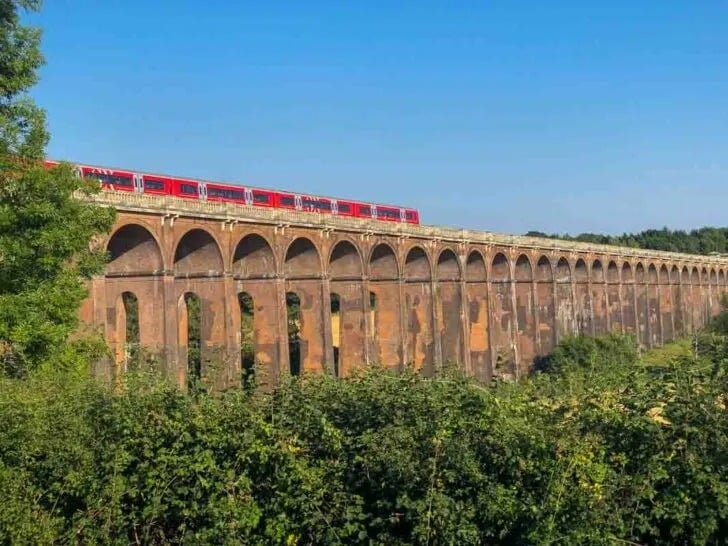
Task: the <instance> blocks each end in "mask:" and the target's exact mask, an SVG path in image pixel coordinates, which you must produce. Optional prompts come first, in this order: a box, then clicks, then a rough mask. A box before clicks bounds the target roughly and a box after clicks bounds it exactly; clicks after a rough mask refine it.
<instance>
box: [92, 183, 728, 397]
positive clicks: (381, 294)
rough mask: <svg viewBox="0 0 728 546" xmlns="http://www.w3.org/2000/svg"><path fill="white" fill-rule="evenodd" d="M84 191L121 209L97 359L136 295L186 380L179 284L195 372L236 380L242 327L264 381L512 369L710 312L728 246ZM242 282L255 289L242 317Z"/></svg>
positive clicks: (650, 337) (653, 339) (669, 331)
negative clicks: (718, 248)
mask: <svg viewBox="0 0 728 546" xmlns="http://www.w3.org/2000/svg"><path fill="white" fill-rule="evenodd" d="M93 199H94V200H95V201H97V202H98V203H100V204H102V205H104V206H113V207H115V208H116V209H117V210H118V217H117V221H116V226H115V227H114V229H113V231H112V234H111V235H110V236H109V237H108V238H107V239H106V240H105V241H103V244H105V245H106V247H107V249H108V251H109V253H110V256H111V261H110V263H109V265H108V267H107V270H106V273H105V275H103V276H100V277H97V278H95V279H93V280H92V281H91V289H90V295H89V297H88V299H87V301H86V303H85V304H84V306H83V309H82V318H83V319H84V320H85V321H86V322H88V323H89V324H91V325H93V326H95V327H97V328H99V329H100V330H101V331H102V332H103V333H104V335H105V337H106V339H107V340H108V342H109V343H110V345H111V346H112V347H113V348H114V350H115V354H116V363H115V366H113V368H114V369H112V370H108V371H109V372H110V373H120V372H123V367H124V363H125V347H126V345H127V337H128V334H127V331H126V330H127V320H126V317H127V303H126V302H127V301H129V294H133V295H134V297H135V298H136V302H137V305H138V313H139V342H140V343H141V345H142V346H144V347H145V348H146V349H147V350H149V351H152V352H162V353H164V361H165V362H166V365H167V366H168V367H169V372H170V374H172V375H173V376H174V377H175V378H176V380H177V381H179V382H180V384H181V385H184V384H186V380H187V359H188V357H187V355H188V339H189V331H188V327H189V324H188V309H187V307H188V306H187V302H188V301H190V300H189V295H190V294H194V295H195V296H196V297H197V301H199V303H200V329H201V333H200V338H201V341H202V348H201V351H202V354H203V361H205V362H206V363H207V364H204V365H203V366H207V369H206V370H204V371H203V373H205V374H207V375H212V374H213V369H214V374H215V378H214V381H215V382H218V383H220V384H223V385H224V384H230V383H233V382H237V381H239V378H240V374H241V356H240V355H241V351H240V348H241V345H242V344H244V343H247V344H248V345H252V347H254V355H255V368H256V374H258V373H260V374H261V376H263V377H268V378H270V379H269V381H275V378H276V377H277V376H279V374H282V373H289V372H290V371H291V370H292V369H293V370H294V371H299V370H302V371H306V372H320V371H322V370H328V371H329V372H333V373H336V374H337V375H346V374H347V373H350V371H351V370H352V369H354V368H356V367H358V366H362V365H364V364H366V363H370V362H377V363H381V364H384V365H389V366H404V365H408V364H409V365H413V366H414V367H415V368H418V369H422V370H423V371H425V372H430V371H432V370H433V369H435V368H436V367H437V366H440V365H441V364H442V363H443V362H447V361H452V362H457V363H459V364H460V365H461V366H462V367H463V368H464V369H465V370H466V371H467V372H468V373H470V374H472V375H474V376H476V377H478V378H479V379H481V380H485V381H487V380H488V379H490V378H491V377H493V376H494V375H495V376H500V377H515V376H518V375H519V374H523V373H526V372H527V371H528V370H529V368H530V367H531V365H532V363H533V361H534V359H535V358H536V357H538V356H539V355H543V354H546V353H548V352H549V351H550V349H551V348H552V347H553V346H554V344H555V343H557V342H558V340H559V339H561V338H563V337H564V336H568V335H571V334H576V333H589V334H600V333H606V332H609V331H616V332H628V333H633V334H634V335H635V336H636V337H637V339H638V340H639V342H640V344H641V345H642V346H644V347H653V346H658V345H660V344H662V343H664V342H666V341H668V340H671V339H673V338H675V337H678V336H682V335H685V334H688V333H690V332H692V331H694V330H696V329H698V328H700V327H701V326H702V325H703V324H704V323H705V322H706V321H707V320H708V319H709V318H710V316H711V315H714V314H715V313H717V311H718V300H719V296H720V294H721V293H722V292H724V291H725V290H726V272H727V271H728V260H727V259H725V258H719V257H712V256H695V255H686V254H677V253H669V252H658V251H649V250H640V249H634V248H623V247H616V246H606V245H593V244H584V243H577V242H568V241H561V240H553V239H541V238H533V237H522V236H513V235H502V234H497V233H489V232H481V231H470V230H464V229H450V228H440V227H432V226H413V225H407V224H399V223H388V222H376V221H367V220H360V219H350V218H341V217H335V216H328V215H319V214H314V213H306V212H291V211H282V210H274V209H266V208H259V207H247V206H239V205H234V204H228V203H215V202H201V201H192V200H186V199H180V198H175V197H167V196H165V197H158V196H150V195H143V194H129V193H123V192H102V193H101V194H99V195H97V196H94V197H93ZM242 294H245V298H246V299H247V301H248V302H249V301H250V300H251V299H252V302H253V308H252V310H248V311H246V312H247V313H248V314H249V320H250V322H252V330H251V331H250V332H247V333H246V329H245V328H242V327H241V324H242V322H244V319H243V316H242V314H241V301H242V299H241V295H242ZM293 294H295V295H296V296H297V297H298V299H299V300H300V314H299V316H298V317H297V318H296V322H297V324H298V326H299V327H300V334H299V339H298V340H297V346H298V347H299V349H300V350H299V354H300V357H296V360H297V361H298V362H295V363H294V362H292V359H290V358H289V332H288V328H289V322H290V321H291V317H290V316H289V310H288V309H287V303H286V302H287V301H291V298H292V297H293V296H292V295H293ZM332 295H333V298H334V300H335V301H336V302H337V303H336V305H335V306H334V308H333V311H332V305H331V302H332ZM245 336H247V337H248V339H243V338H244V337H245ZM213 363H214V365H213ZM292 365H293V366H292Z"/></svg>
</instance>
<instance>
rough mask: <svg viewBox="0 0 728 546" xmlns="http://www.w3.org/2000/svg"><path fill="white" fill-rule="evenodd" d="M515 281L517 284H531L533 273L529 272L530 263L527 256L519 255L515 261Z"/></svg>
mask: <svg viewBox="0 0 728 546" xmlns="http://www.w3.org/2000/svg"><path fill="white" fill-rule="evenodd" d="M515 277H516V281H518V282H531V280H532V279H533V273H532V271H531V261H530V260H529V259H528V256H526V255H525V254H521V255H520V256H519V257H518V259H517V260H516V274H515Z"/></svg>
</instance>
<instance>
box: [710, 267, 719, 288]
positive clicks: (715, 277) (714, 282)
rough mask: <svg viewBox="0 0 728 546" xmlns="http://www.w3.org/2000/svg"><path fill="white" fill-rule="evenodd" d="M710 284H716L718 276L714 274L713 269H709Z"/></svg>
mask: <svg viewBox="0 0 728 546" xmlns="http://www.w3.org/2000/svg"><path fill="white" fill-rule="evenodd" d="M710 284H713V285H715V284H718V274H717V273H716V272H715V268H711V269H710Z"/></svg>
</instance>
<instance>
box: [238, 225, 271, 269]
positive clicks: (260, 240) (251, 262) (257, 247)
mask: <svg viewBox="0 0 728 546" xmlns="http://www.w3.org/2000/svg"><path fill="white" fill-rule="evenodd" d="M277 270H278V268H277V267H276V258H275V254H274V253H273V248H272V247H271V245H270V243H268V240H267V239H266V238H265V237H263V236H262V235H260V234H258V233H249V234H247V235H245V236H244V237H243V238H242V239H240V241H239V242H238V244H237V245H236V246H235V253H234V254H233V275H234V276H235V278H238V279H269V278H273V277H275V275H276V271H277Z"/></svg>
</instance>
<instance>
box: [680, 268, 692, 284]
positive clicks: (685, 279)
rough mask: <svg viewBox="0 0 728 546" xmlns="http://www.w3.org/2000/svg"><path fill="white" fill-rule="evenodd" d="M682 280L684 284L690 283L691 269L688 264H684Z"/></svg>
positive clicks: (681, 274)
mask: <svg viewBox="0 0 728 546" xmlns="http://www.w3.org/2000/svg"><path fill="white" fill-rule="evenodd" d="M680 282H681V283H683V284H690V269H689V268H688V266H687V265H684V266H683V268H682V271H681V272H680Z"/></svg>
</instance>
